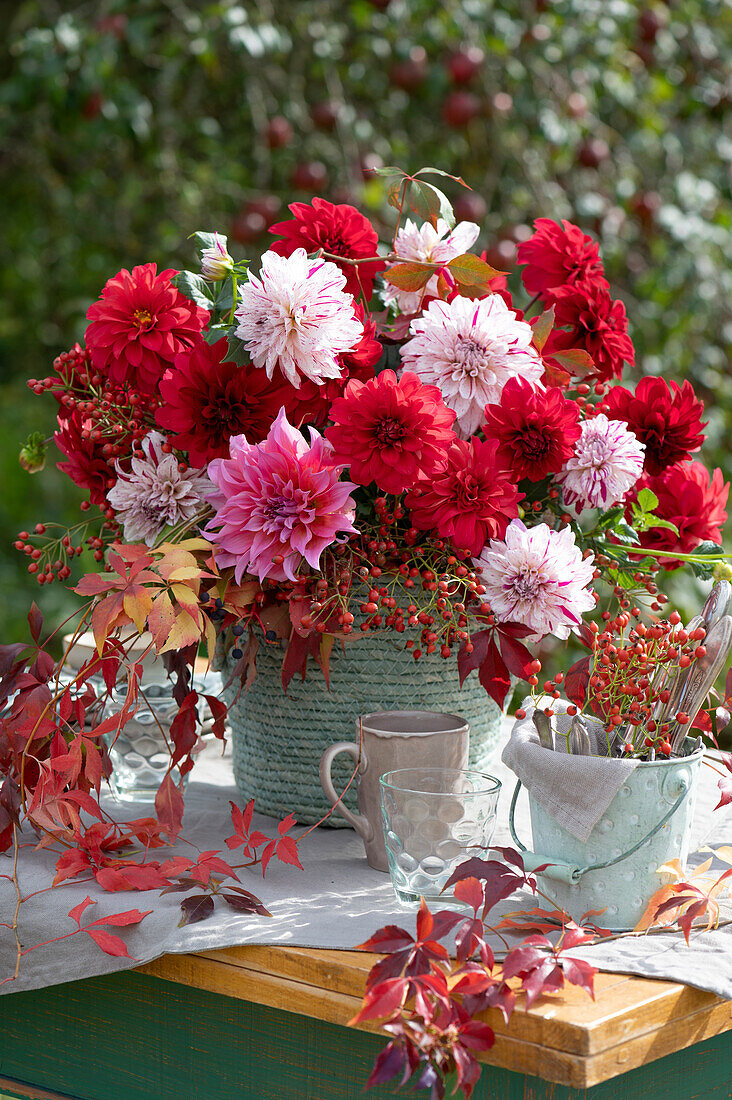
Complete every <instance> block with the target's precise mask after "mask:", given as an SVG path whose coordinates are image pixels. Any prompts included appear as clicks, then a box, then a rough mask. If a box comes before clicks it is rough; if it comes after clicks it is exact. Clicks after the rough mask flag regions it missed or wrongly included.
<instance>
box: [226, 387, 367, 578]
mask: <svg viewBox="0 0 732 1100" xmlns="http://www.w3.org/2000/svg"><path fill="white" fill-rule="evenodd" d="M230 451H231V457H230V458H217V459H214V461H213V462H211V463H209V467H208V473H209V477H210V478H211V480H212V481H213V482H214V484H215V486H216V489H215V491H214V492H212V493H211V494H210V496H209V498H208V499H209V502H210V504H211V505H212V506H213V508H214V509H215V512H216V514H215V516H214V518H213V519H212V520H211V522H210V524H209V526H208V527H207V528H206V535H207V537H208V538H210V539H211V541H212V542H214V543H216V544H217V545H218V547H219V548H220V549H219V552H218V553H217V555H216V557H217V561H218V564H219V565H220V566H222V567H226V566H230V565H233V566H234V574H235V576H236V580H237V583H241V580H242V577H243V576H244V573H253V574H255V575H256V576H258V577H259V579H260V580H264V579H265V578H269V579H270V580H279V581H281V580H285V579H286V578H289V579H290V580H294V579H295V575H296V573H297V570H298V567H299V566H300V564H301V562H302V560H303V558H304V559H305V561H306V562H307V563H308V565H310V566H311V567H312V568H313V569H317V568H318V567H319V565H320V555H321V554H322V553H323V551H324V550H325V549H326V547H328V546H330V545H332V543H334V542H335V541H336V538H337V536H338V534H339V533H352V532H355V531H356V528H355V527H354V526H353V519H354V516H355V511H356V505H355V502H354V500H353V498H352V497H351V490H352V489H355V488H356V486H355V485H354V484H353V482H351V481H340V480H339V478H340V475H341V473H342V471H343V466H342V465H336V464H335V463H334V462H333V457H332V452H333V448H332V447H331V445H330V443H328V442H326V440H324V439H323V438H322V436H320V435H319V434H318V432H316V431H315V430H314V429H313V428H311V429H310V442H309V443H308V441H307V440H306V439H305V437H304V435H303V434H302V432H300V431H298V430H297V428H293V426H292V425H291V424H290V423H288V420H287V416H286V415H285V410H284V409H281V410H280V412H279V415H278V417H277V419H276V420H275V422H274V424H273V425H272V427H271V428H270V431H269V434H268V436H267V438H266V439H265V440H264V441H263V442H262V443H247V439H246V436H244V435H237V436H234V437H233V438H232V439H231V440H230Z"/></svg>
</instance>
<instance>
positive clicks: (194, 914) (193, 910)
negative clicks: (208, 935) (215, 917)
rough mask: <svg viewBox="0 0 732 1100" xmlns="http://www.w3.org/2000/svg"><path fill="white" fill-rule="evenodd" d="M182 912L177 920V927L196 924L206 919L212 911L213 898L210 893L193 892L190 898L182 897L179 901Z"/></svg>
mask: <svg viewBox="0 0 732 1100" xmlns="http://www.w3.org/2000/svg"><path fill="white" fill-rule="evenodd" d="M180 908H181V913H182V914H183V915H182V916H181V918H180V920H179V921H178V927H179V928H185V926H186V925H187V924H198V922H199V921H202V920H206V918H207V917H210V916H211V914H212V913H213V911H214V899H213V898H212V897H211V895H210V894H193V896H192V897H190V898H184V899H183V901H182V902H181V903H180Z"/></svg>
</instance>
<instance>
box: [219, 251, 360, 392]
mask: <svg viewBox="0 0 732 1100" xmlns="http://www.w3.org/2000/svg"><path fill="white" fill-rule="evenodd" d="M345 285H346V277H345V275H344V274H343V272H342V271H341V270H340V268H338V267H336V265H335V264H333V263H330V262H329V261H327V260H310V259H308V255H307V252H306V251H305V249H304V248H297V249H295V251H294V252H293V253H292V255H291V256H278V255H277V253H276V252H265V253H264V255H263V256H262V268H261V271H260V273H259V277H257V276H256V275H250V276H249V279H248V281H247V282H246V283H244V285H243V286H242V287H240V289H239V305H238V307H237V309H236V319H237V321H238V322H239V324H238V327H237V329H236V335H237V336H238V337H239V339H240V340H241V341H242V343H243V344H244V347H245V348H246V350H247V351H248V352H249V355H250V356H251V359H252V362H253V363H254V365H255V367H264V368H265V370H266V372H267V377H268V378H271V377H272V375H273V373H274V371H275V368H277V367H279V369H280V370H281V371H282V373H283V374H284V376H285V378H286V379H287V380H288V382H290V383H291V384H292V385H293V386H295V387H299V386H300V384H301V382H302V380H303V378H308V379H310V381H311V382H315V383H316V384H317V385H320V384H321V383H322V382H325V381H326V379H328V378H340V377H341V365H340V363H339V362H338V356H339V355H340V354H342V353H343V352H347V351H351V350H352V349H353V348H355V347H356V345H357V344H358V342H359V341H360V340H361V338H362V336H363V325H362V323H361V322H360V321H359V320H358V318H357V317H356V311H355V309H354V304H353V297H352V296H351V295H350V294H346V293H345V292H344V290H343V288H344V286H345Z"/></svg>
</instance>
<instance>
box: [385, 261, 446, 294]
mask: <svg viewBox="0 0 732 1100" xmlns="http://www.w3.org/2000/svg"><path fill="white" fill-rule="evenodd" d="M436 270H437V268H436V267H435V265H434V264H427V265H425V264H394V267H390V268H389V270H388V271H386V272H385V273H384V278H385V279H386V281H387V283H392V285H393V286H396V287H399V289H400V290H408V291H411V292H412V293H413V292H415V291H417V290H421V289H422V287H423V286H426V285H427V283H428V282H429V281H430V279H431V278H432V276H433V275H434V273H435V271H436Z"/></svg>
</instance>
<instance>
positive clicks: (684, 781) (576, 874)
mask: <svg viewBox="0 0 732 1100" xmlns="http://www.w3.org/2000/svg"><path fill="white" fill-rule="evenodd" d="M678 783H679V788H680V790H679V795H678V798H677V799H676V801H675V802H674V804H673V806H672V807H671V809H670V810H669V811H668V813H667V814H664V816H663V817H662V818H661V820H660V821H658V822H656V824H655V825H654V826H653V828H652V829H651V830H650V831H649V832H648V833H646V835H645V836H644V837H643V839H642V840H639V841H638V843H637V844H634V845H633V847H632V848H629V849H628V851H627V852H622V853H621V854H620V855H619V856H615V858H614V859H608V860H605V862H604V863H590V864H588V865H587V867H577V866H576V865H574V864H571V863H567V862H566V860H561V859H554V858H553V857H549V856H542V855H539V854H538V853H536V852H530V851H529V849H528V848H527V847H526V845H525V844H522V843H521V841H520V840H519V838H518V837H517V835H516V822H515V815H516V803H517V801H518V796H519V791H520V790H521V780H520V779H519V780H517V782H516V788H515V790H514V792H513V798H512V799H511V809H510V812H509V815H508V827H509V829H510V830H511V837H512V839H513V842H514V844H516V845H518V847H519V849H520V851H521V853H522V855H523V861H524V868H525V869H526V870H527V871H535V870H536V868H537V867H540V866H541V865H542V864H544V863H546V862H547V860H548V859H550V858H551V860H552V862H551V863H550V864H549V865H548V866H547V867H544V868H543V869H542V871H541V874H542V875H546V877H547V878H551V879H555V880H556V881H558V882H564V883H567V884H568V885H573V884H575V883H577V882H579V880H580V879H581V878H582V876H583V875H585V874H587V872H588V871H601V870H603V869H604V868H605V867H612V866H613V865H614V864H616V863H620V862H621V860H623V859H627V858H628V856H632V855H633V853H634V852H637V851H638V849H639V848H642V847H643V845H644V844H645V843H646V842H647V841H649V840H650V839H651V837H654V836H655V835H656V833H657V832H658V831H659V830H660V829H662V828H663V826H664V825H665V824H666V822H667V821H668V820H669V819H670V818H671V817H673V815H674V814H675V813H676V811H677V810H678V808H679V806H680V805H681V803H682V802H683V801H684V799H685V798H686V795H687V794H688V791H689V787H690V785H691V784H690V779H689V777H687V776H685V775H681V776H679V780H678Z"/></svg>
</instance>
